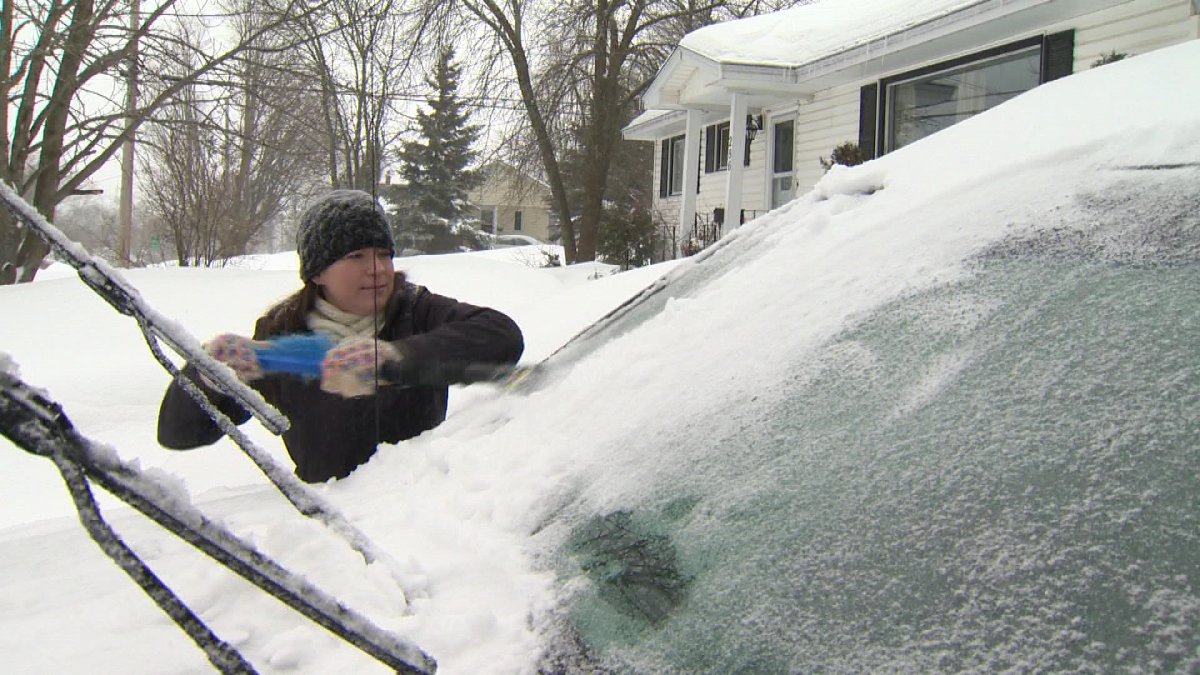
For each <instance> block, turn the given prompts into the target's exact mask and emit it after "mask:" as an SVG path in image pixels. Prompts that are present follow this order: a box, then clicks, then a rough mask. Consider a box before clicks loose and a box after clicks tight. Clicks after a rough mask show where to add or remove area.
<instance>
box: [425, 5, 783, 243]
mask: <svg viewBox="0 0 1200 675" xmlns="http://www.w3.org/2000/svg"><path fill="white" fill-rule="evenodd" d="M778 4H783V3H782V2H779V1H776V2H765V1H764V0H753V1H742V2H734V1H733V0H569V1H567V2H563V3H540V2H535V1H534V0H430V2H429V3H428V5H427V12H428V14H427V17H426V20H430V21H438V22H440V23H441V24H443V25H455V22H456V21H459V20H460V19H461V17H469V18H471V19H473V20H474V22H475V23H474V25H473V26H463V25H461V23H460V24H458V28H457V30H459V31H467V32H469V31H472V30H476V31H478V30H484V31H485V32H486V33H487V34H488V35H490V36H491V38H492V39H493V46H494V48H495V49H497V50H499V52H500V53H503V54H504V55H505V56H506V57H507V61H508V66H509V69H510V71H511V73H512V77H513V80H514V83H515V86H516V88H517V91H518V93H519V96H520V99H521V102H522V105H523V107H524V109H525V113H526V117H527V119H526V123H527V125H528V129H529V132H530V135H531V137H532V139H533V142H534V143H535V145H536V147H537V154H538V155H539V157H540V159H541V163H542V166H543V169H544V175H545V177H546V180H547V182H548V183H549V185H550V190H551V193H552V195H553V202H554V209H555V211H556V212H557V213H558V215H559V220H560V227H561V232H562V244H563V248H564V252H565V254H566V258H567V261H568V262H578V261H587V260H594V259H595V255H596V242H597V232H598V228H599V223H600V217H601V214H602V212H603V203H604V195H605V191H606V188H607V182H608V176H609V173H610V171H611V169H612V162H613V158H614V149H615V147H616V146H617V144H618V143H619V142H620V141H621V128H622V127H623V126H624V125H625V124H626V123H627V122H628V121H629V119H630V118H631V117H632V115H633V114H635V112H636V110H637V98H638V96H640V95H641V94H642V92H644V91H645V88H646V87H647V86H648V85H649V83H650V81H651V79H652V78H653V75H654V73H655V72H656V71H657V69H658V67H659V66H660V65H661V63H662V61H663V59H664V58H665V57H666V55H667V54H668V53H669V50H670V49H671V48H672V47H673V46H674V45H675V44H677V43H678V40H679V39H680V38H681V37H682V36H683V35H684V34H686V33H687V32H688V31H690V30H693V29H695V28H698V27H700V26H702V25H705V24H708V23H712V22H714V21H717V20H721V19H725V18H734V17H737V16H744V15H747V14H753V13H757V12H759V11H763V10H766V9H772V8H774V7H775V6H777V5H778ZM786 4H792V3H786ZM463 10H465V11H463ZM530 26H535V27H536V28H535V29H534V30H531V29H530ZM566 150H574V151H577V152H579V153H580V154H582V155H583V156H585V157H586V158H587V162H586V165H585V167H584V168H585V170H584V171H581V172H580V173H579V176H578V180H579V181H580V185H579V187H580V190H579V195H580V196H579V198H578V201H577V202H575V203H572V199H571V196H570V190H569V189H568V187H567V185H566V182H565V175H564V174H565V172H564V170H563V167H562V166H561V162H562V157H563V156H564V151H566ZM574 213H578V214H579V215H578V219H577V220H574V219H573V218H572V215H573V214H574Z"/></svg>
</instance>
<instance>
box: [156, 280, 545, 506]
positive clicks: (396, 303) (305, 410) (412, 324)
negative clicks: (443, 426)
mask: <svg viewBox="0 0 1200 675" xmlns="http://www.w3.org/2000/svg"><path fill="white" fill-rule="evenodd" d="M315 293H316V289H315V287H314V286H312V285H306V287H305V288H304V289H303V290H302V291H299V292H297V293H296V294H294V295H293V296H291V297H290V298H288V299H286V300H284V301H283V302H281V303H280V304H278V305H276V306H275V307H273V308H272V309H271V310H270V311H268V312H267V314H266V315H264V316H263V317H262V318H260V319H259V320H258V322H257V324H256V326H255V330H254V337H255V339H259V340H262V339H267V338H270V337H273V336H278V335H287V334H293V333H305V332H308V328H307V326H306V322H305V317H306V315H307V313H308V310H309V309H310V308H311V307H312V305H313V302H314V298H315ZM379 335H380V337H382V338H383V339H385V340H389V341H391V342H392V344H394V345H395V346H396V348H397V349H399V351H400V353H401V354H402V355H403V357H404V358H403V360H402V361H401V364H402V366H403V367H402V375H401V378H400V379H401V380H403V384H404V385H405V386H383V387H381V388H380V389H379V390H378V393H377V394H376V395H375V396H368V397H363V398H342V397H340V396H337V395H334V394H328V393H326V392H324V391H321V388H320V382H319V381H318V380H316V379H303V378H299V377H294V376H288V375H276V374H272V375H268V376H266V377H264V378H262V379H260V380H256V381H254V382H252V383H251V386H253V387H254V388H255V389H257V390H258V391H259V392H260V393H261V394H262V395H263V398H265V399H266V400H267V401H268V402H269V403H271V404H272V405H274V406H275V407H276V408H278V409H279V410H280V411H281V412H283V413H284V414H285V415H287V416H288V418H289V419H290V420H291V428H289V429H288V430H287V431H285V432H284V433H283V442H284V444H285V445H286V446H287V450H288V453H289V454H290V455H291V457H292V461H294V462H295V464H296V474H297V475H298V476H299V477H300V478H301V479H302V480H305V481H308V482H319V481H325V480H328V479H330V478H342V477H345V476H346V475H348V474H349V473H350V472H351V471H353V470H354V469H355V468H356V467H357V466H359V465H360V464H362V463H363V462H366V461H367V460H368V459H370V458H371V456H372V455H373V454H375V448H376V445H377V442H382V443H396V442H398V441H402V440H404V439H407V438H412V437H413V436H416V435H417V434H420V433H421V432H423V431H426V430H428V429H432V428H433V427H435V426H437V425H438V424H440V423H441V422H442V421H443V420H445V419H446V403H447V399H448V397H449V391H448V387H447V385H448V384H454V383H460V382H468V381H471V380H472V379H478V378H479V377H481V376H482V374H483V373H484V372H486V371H487V370H488V368H480V367H479V366H498V365H509V364H513V363H516V361H517V359H518V358H520V356H521V352H522V351H523V350H524V342H523V339H522V336H521V330H520V329H519V328H518V327H517V325H516V324H515V323H514V322H513V321H512V319H510V318H508V317H507V316H505V315H504V314H502V313H500V312H498V311H496V310H493V309H488V308H485V307H476V306H474V305H469V304H467V303H464V302H458V301H457V300H454V299H452V298H448V297H445V296H441V295H437V294H435V293H431V292H429V290H427V289H425V288H424V287H422V286H415V285H413V284H409V283H407V282H406V281H405V279H404V275H403V274H400V273H398V274H397V275H396V291H395V292H394V293H393V295H392V299H391V300H390V301H389V302H388V307H387V309H386V311H385V315H384V323H383V327H382V329H381V330H380V332H379ZM184 372H185V373H187V374H190V375H193V379H198V378H195V377H194V375H195V369H194V368H193V367H192V366H187V367H186V368H185V369H184ZM207 393H208V394H209V398H210V400H212V401H213V403H214V404H216V406H217V408H218V409H220V410H221V411H222V412H223V413H225V414H226V415H228V416H229V418H230V419H232V420H233V421H234V422H235V423H237V424H241V423H243V422H245V421H246V420H248V419H249V418H250V413H249V412H248V411H247V410H245V409H244V408H242V407H241V406H240V405H238V404H237V403H236V402H235V401H234V400H233V399H232V398H230V397H229V396H226V395H224V394H221V393H218V392H215V391H212V390H207ZM222 435H223V433H222V432H221V430H220V429H219V428H218V427H217V426H216V424H215V423H214V422H213V421H212V420H211V419H209V417H208V416H207V415H206V414H205V413H204V411H203V410H202V409H201V408H200V406H198V405H196V403H195V402H194V401H192V399H191V397H190V396H188V394H187V392H185V391H184V390H183V389H182V387H180V386H179V385H178V384H176V383H172V384H171V386H170V387H169V388H168V389H167V393H166V395H165V396H164V397H163V401H162V405H161V407H160V409H159V415H158V441H159V443H161V444H162V445H164V446H165V447H168V448H173V449H179V450H186V449H191V448H195V447H199V446H202V445H208V444H211V443H214V442H216V441H217V440H218V439H220V438H221V436H222Z"/></svg>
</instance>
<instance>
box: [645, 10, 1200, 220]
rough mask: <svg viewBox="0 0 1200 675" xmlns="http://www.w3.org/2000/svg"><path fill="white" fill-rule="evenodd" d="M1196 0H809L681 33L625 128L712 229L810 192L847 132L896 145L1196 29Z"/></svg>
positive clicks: (1199, 29) (882, 148)
mask: <svg viewBox="0 0 1200 675" xmlns="http://www.w3.org/2000/svg"><path fill="white" fill-rule="evenodd" d="M1198 13H1200V0H816V1H815V2H813V3H811V4H806V5H800V6H797V7H794V8H791V9H787V10H783V11H780V12H774V13H771V14H765V15H761V16H756V17H751V18H747V19H741V20H737V21H731V22H727V23H722V24H716V25H712V26H707V27H705V28H702V29H699V30H697V31H694V32H692V33H689V34H688V35H687V36H685V37H684V39H683V40H682V41H680V43H679V46H678V47H676V49H675V50H674V52H673V53H672V54H671V55H670V57H668V59H667V61H666V63H664V64H663V65H662V67H661V69H660V70H659V72H658V75H657V76H656V77H655V79H654V81H653V82H652V84H651V85H650V87H649V89H648V91H647V92H646V94H645V95H644V96H643V97H642V100H643V105H644V108H645V110H646V112H645V113H643V114H642V115H641V116H639V117H638V118H636V119H635V120H633V122H631V123H630V124H629V125H628V126H627V127H626V128H625V130H624V135H625V137H626V138H628V139H634V140H646V141H654V142H655V160H656V161H655V177H654V180H655V182H656V185H657V187H658V190H657V193H656V195H657V196H656V198H655V208H656V210H657V212H658V215H659V217H660V218H661V219H662V220H663V222H665V223H666V224H668V225H671V226H676V225H679V224H682V227H680V228H679V231H678V234H679V235H680V237H679V238H681V239H685V240H686V239H687V238H688V233H689V232H690V233H691V235H692V236H693V237H695V238H697V239H700V240H702V241H711V240H712V239H714V238H715V237H717V236H720V233H721V230H722V229H726V230H727V229H728V228H729V227H730V226H736V225H737V224H739V223H740V222H744V221H745V220H749V219H750V218H753V217H754V216H756V215H758V214H759V213H762V212H765V211H768V210H770V209H773V208H775V207H778V206H780V205H782V204H783V203H785V202H787V201H788V200H790V199H792V198H793V197H795V196H796V194H797V193H803V192H805V191H807V190H808V189H809V188H811V187H812V186H813V185H814V184H815V183H816V182H817V180H818V179H819V178H820V177H821V175H822V174H823V173H824V168H823V167H822V165H821V163H820V159H821V158H823V157H829V156H830V155H831V153H832V151H833V149H834V148H835V147H836V146H838V145H840V144H842V143H845V142H847V141H852V142H857V143H858V145H859V147H860V148H861V149H862V151H863V152H864V154H865V155H866V157H867V158H871V157H876V156H878V155H881V154H884V153H887V152H891V151H892V150H896V149H898V148H900V147H902V146H904V145H906V144H908V143H912V142H913V141H916V140H918V139H920V138H922V137H924V136H927V135H929V134H931V133H934V132H936V131H938V130H939V129H943V128H945V127H947V126H950V125H952V124H955V123H957V122H960V121H962V120H964V119H967V118H969V117H971V116H972V115H975V114H977V113H979V112H982V111H983V110H987V109H988V108H992V107H994V106H996V105H999V104H1000V103H1003V102H1004V101H1006V100H1008V99H1010V98H1012V97H1014V96H1016V95H1017V94H1019V93H1021V92H1023V91H1026V90H1029V89H1032V88H1033V87H1035V86H1038V85H1039V84H1041V83H1044V82H1048V81H1050V80H1053V79H1056V78H1059V77H1063V76H1066V75H1070V74H1071V73H1074V72H1078V71H1080V70H1083V69H1087V68H1090V67H1092V66H1093V64H1094V63H1095V62H1096V61H1097V60H1099V59H1101V58H1102V57H1104V56H1106V55H1110V54H1113V53H1116V54H1124V55H1129V56H1133V55H1136V54H1140V53H1144V52H1148V51H1151V50H1154V49H1158V48H1161V47H1165V46H1169V45H1172V44H1177V43H1179V42H1183V41H1185V40H1194V39H1197V38H1200V16H1198ZM1196 67H1197V68H1200V63H1198V64H1196ZM1112 104H1113V105H1114V106H1121V105H1137V102H1136V101H1113V102H1112ZM1197 119H1198V120H1200V112H1198V113H1197ZM730 148H739V149H741V151H738V152H732V153H731V152H730ZM689 158H693V159H691V161H688V160H689ZM737 160H740V161H737ZM979 161H981V162H986V161H987V158H986V157H980V159H979ZM725 214H739V216H740V217H738V216H735V217H733V218H729V217H725ZM706 226H708V227H707V228H706Z"/></svg>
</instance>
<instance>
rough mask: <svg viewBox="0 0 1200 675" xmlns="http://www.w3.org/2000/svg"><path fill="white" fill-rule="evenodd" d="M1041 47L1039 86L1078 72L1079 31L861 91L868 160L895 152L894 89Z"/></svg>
mask: <svg viewBox="0 0 1200 675" xmlns="http://www.w3.org/2000/svg"><path fill="white" fill-rule="evenodd" d="M1033 47H1040V49H1041V52H1040V73H1039V75H1038V85H1037V86H1040V85H1042V84H1045V83H1046V82H1049V81H1051V80H1056V79H1058V78H1060V77H1065V76H1066V75H1070V74H1071V73H1072V72H1073V69H1074V52H1075V31H1074V29H1069V30H1065V31H1061V32H1058V33H1048V34H1044V35H1037V36H1034V37H1030V38H1025V39H1022V40H1016V41H1014V42H1009V43H1007V44H1003V45H999V46H997V47H992V48H990V49H984V50H981V51H978V52H974V53H971V54H967V55H964V56H960V57H957V58H953V59H946V60H944V61H939V62H936V63H932V64H930V65H928V66H923V67H920V68H914V69H912V70H908V71H905V72H903V73H898V74H896V75H892V76H890V77H886V78H882V79H880V80H876V81H874V82H869V83H867V84H865V85H863V86H862V87H861V88H860V93H859V129H858V145H859V149H860V150H861V151H862V153H863V157H864V158H865V159H874V158H875V157H879V156H881V155H884V154H887V153H888V152H891V151H892V150H893V148H891V147H888V146H889V134H890V122H891V120H890V116H891V115H890V111H891V101H889V100H888V95H889V89H890V87H891V85H894V84H898V83H902V82H906V81H910V80H914V79H920V78H922V77H927V76H929V75H933V74H936V73H940V72H943V71H947V70H955V69H961V68H962V67H964V66H969V65H971V64H974V63H980V64H982V63H984V62H987V61H992V60H995V59H997V58H1000V57H1003V56H1007V55H1010V54H1013V53H1015V52H1019V51H1023V50H1027V49H1031V48H1033Z"/></svg>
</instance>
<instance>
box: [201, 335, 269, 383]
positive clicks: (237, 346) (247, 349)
mask: <svg viewBox="0 0 1200 675" xmlns="http://www.w3.org/2000/svg"><path fill="white" fill-rule="evenodd" d="M255 344H256V343H255V342H254V340H251V339H250V338H245V337H242V336H241V335H234V334H232V333H225V334H224V335H218V336H217V337H215V338H213V339H211V340H209V341H208V342H205V343H204V351H206V352H208V355H209V356H211V357H213V358H214V359H216V360H218V361H220V362H221V363H224V364H225V365H227V366H229V367H230V369H232V370H233V372H234V374H235V375H237V376H238V379H239V380H241V381H242V382H250V381H251V380H257V379H259V378H261V377H262V376H263V371H262V366H260V365H259V363H258V356H257V355H256V354H255V353H254V345H255ZM204 379H205V380H206V381H207V380H208V378H207V377H205V378H204ZM206 384H209V385H211V384H213V383H212V382H206Z"/></svg>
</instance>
